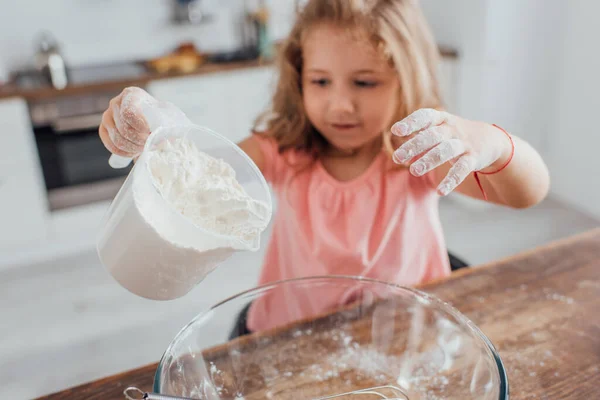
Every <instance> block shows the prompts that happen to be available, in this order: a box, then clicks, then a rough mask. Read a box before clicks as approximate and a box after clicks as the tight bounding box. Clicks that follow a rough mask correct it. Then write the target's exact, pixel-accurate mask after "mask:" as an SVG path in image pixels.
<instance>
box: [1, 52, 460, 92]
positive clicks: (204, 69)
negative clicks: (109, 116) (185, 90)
mask: <svg viewBox="0 0 600 400" xmlns="http://www.w3.org/2000/svg"><path fill="white" fill-rule="evenodd" d="M439 49H440V54H441V56H442V58H446V59H454V58H458V52H457V51H456V50H454V49H452V48H448V47H443V46H440V47H439ZM272 62H273V61H272V60H262V59H256V60H250V61H235V62H220V63H205V64H203V65H202V66H200V67H199V68H198V69H196V70H194V71H193V72H189V73H165V74H161V73H156V72H152V71H148V72H147V73H144V74H142V75H140V76H139V77H136V78H133V79H121V80H111V81H103V82H96V83H93V84H80V85H72V84H71V85H68V86H67V87H66V88H65V89H62V90H57V89H54V88H52V87H50V86H47V87H40V88H35V89H22V88H19V87H16V86H14V85H11V84H6V85H4V86H0V99H3V98H9V97H22V98H25V99H26V100H43V99H48V98H53V97H60V96H69V95H78V94H86V93H90V92H93V91H120V90H121V89H123V88H125V87H127V86H143V85H145V84H147V83H148V82H151V81H154V80H159V79H168V78H174V77H184V76H195V75H204V74H210V73H217V72H225V71H234V70H240V69H247V68H257V67H261V66H266V65H271V64H272ZM139 63H143V61H139Z"/></svg>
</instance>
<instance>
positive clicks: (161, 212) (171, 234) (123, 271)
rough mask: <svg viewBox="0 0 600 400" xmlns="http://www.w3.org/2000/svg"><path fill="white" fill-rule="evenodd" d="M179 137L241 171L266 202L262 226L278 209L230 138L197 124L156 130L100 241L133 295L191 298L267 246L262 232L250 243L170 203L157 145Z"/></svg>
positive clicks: (104, 258) (101, 251)
mask: <svg viewBox="0 0 600 400" xmlns="http://www.w3.org/2000/svg"><path fill="white" fill-rule="evenodd" d="M174 138H187V139H188V140H190V141H192V142H193V143H194V144H195V146H196V147H197V148H198V149H199V150H200V151H202V152H204V153H206V154H208V155H209V156H212V157H214V158H217V159H222V160H223V161H225V162H227V163H228V164H229V165H230V166H231V167H232V168H233V169H234V171H235V173H236V179H237V181H238V182H239V183H240V185H241V186H242V187H243V189H244V190H245V191H246V193H247V194H248V195H249V196H250V197H252V198H253V199H254V200H256V201H257V204H260V205H261V206H260V207H258V211H260V213H261V218H260V221H261V226H260V227H259V228H260V230H261V231H263V230H264V229H265V228H266V227H267V225H268V223H269V221H270V218H271V212H272V203H271V195H270V191H269V188H268V185H267V183H266V181H265V179H264V177H263V176H262V174H261V173H260V170H259V169H258V168H257V166H256V165H255V164H254V162H253V161H252V160H251V159H250V158H249V157H248V156H247V155H246V154H245V153H244V152H243V151H242V150H241V149H240V148H239V147H238V146H237V145H236V144H234V143H233V142H231V141H230V140H229V139H227V138H225V137H223V136H221V135H219V134H218V133H216V132H213V131H211V130H210V129H207V128H204V127H200V126H197V125H192V124H187V125H182V126H169V127H161V128H158V129H157V130H155V131H154V132H153V133H152V134H151V135H150V137H149V138H148V140H147V142H146V144H145V147H144V150H143V152H142V153H141V155H140V157H139V159H138V160H137V162H136V163H135V165H134V167H133V168H132V170H131V172H130V173H129V175H128V177H127V179H126V180H125V183H124V184H123V186H122V187H121V189H120V190H119V192H118V193H117V195H116V197H115V198H114V200H113V202H112V204H111V205H110V207H109V209H108V211H107V214H106V217H105V221H104V224H103V226H102V228H101V231H100V234H99V237H98V240H97V251H98V255H99V257H100V260H101V262H102V263H103V264H104V266H105V267H106V268H107V270H108V271H109V273H110V274H111V275H112V276H113V278H114V279H115V280H116V281H117V282H119V283H120V284H121V285H122V286H123V287H125V288H126V289H127V290H129V291H130V292H132V293H134V294H136V295H138V296H141V297H145V298H149V299H154V300H170V299H175V298H178V297H181V296H183V295H185V294H186V293H188V292H189V291H190V290H191V289H192V288H193V287H194V286H195V285H197V284H198V283H199V282H200V281H202V280H203V279H204V278H205V277H206V275H207V274H208V273H210V272H211V271H213V270H214V269H215V268H216V267H217V266H218V265H219V264H221V263H222V262H223V261H225V260H226V259H228V258H229V257H230V256H231V255H232V254H233V253H235V252H237V251H256V250H258V248H259V246H260V235H258V236H257V237H256V240H253V241H250V242H248V241H242V240H241V239H239V238H238V237H236V236H229V235H222V234H218V233H216V232H210V231H208V230H206V229H203V228H202V227H200V226H198V225H196V224H194V223H193V222H192V221H191V220H190V219H189V218H187V217H185V216H184V215H183V214H181V213H180V212H179V211H177V210H176V209H174V208H173V207H172V206H171V205H170V204H169V203H168V202H167V201H165V199H164V198H163V197H162V195H161V194H160V192H159V191H158V189H157V188H156V187H155V185H154V181H153V179H152V176H151V172H150V168H149V164H148V161H149V154H150V152H151V151H152V150H154V149H156V148H158V146H161V144H164V143H163V142H164V141H166V140H173V139H174ZM263 220H264V226H262V221H263Z"/></svg>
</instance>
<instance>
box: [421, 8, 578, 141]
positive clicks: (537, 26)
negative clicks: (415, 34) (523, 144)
mask: <svg viewBox="0 0 600 400" xmlns="http://www.w3.org/2000/svg"><path fill="white" fill-rule="evenodd" d="M422 4H423V8H424V12H425V14H426V16H427V17H428V19H429V21H430V23H431V25H432V28H433V31H434V34H435V36H436V38H437V40H438V41H439V42H440V43H442V44H448V45H450V46H453V47H456V48H457V49H458V50H459V51H460V53H461V54H460V55H461V60H460V64H461V72H460V74H461V75H460V80H459V103H458V104H459V108H458V109H457V113H459V114H461V115H462V116H464V117H467V118H476V119H482V120H484V121H488V122H494V123H497V124H499V125H502V126H504V127H506V129H509V130H510V131H512V132H513V133H515V134H517V135H519V136H521V137H523V138H524V139H526V140H527V141H529V142H530V143H531V144H532V145H533V146H534V147H535V148H537V149H538V150H539V151H540V152H542V153H545V151H546V150H547V149H546V148H545V146H546V143H547V135H546V132H547V129H548V126H547V122H548V109H549V108H550V107H551V106H552V102H553V99H554V98H555V92H556V84H555V77H556V75H557V63H556V59H557V58H558V57H559V55H560V52H561V50H562V46H561V44H560V43H561V38H562V36H563V30H564V27H563V26H562V25H561V24H559V23H557V21H561V20H562V18H561V15H562V14H563V13H564V10H565V8H566V7H567V2H564V1H562V0H527V1H522V0H502V1H492V0H453V1H445V0H422Z"/></svg>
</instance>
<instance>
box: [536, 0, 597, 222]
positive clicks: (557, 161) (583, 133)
mask: <svg viewBox="0 0 600 400" xmlns="http://www.w3.org/2000/svg"><path fill="white" fill-rule="evenodd" d="M598 13H600V3H599V2H595V1H588V0H569V7H568V9H567V12H566V13H565V15H564V16H563V17H562V18H561V19H560V24H562V25H564V26H565V27H566V32H565V37H564V42H563V47H562V50H563V51H562V53H561V55H560V57H558V58H557V60H556V61H557V63H558V65H559V74H558V76H557V77H556V79H555V81H556V82H557V88H558V92H557V95H556V96H555V108H553V109H552V110H551V112H550V115H549V121H550V122H551V124H550V126H549V131H548V147H549V152H548V163H549V165H550V171H551V176H552V192H553V194H555V195H557V196H558V197H560V198H562V199H563V200H566V201H568V202H570V203H571V204H573V205H575V206H577V207H578V208H580V209H581V210H583V211H586V212H588V213H590V214H591V215H593V216H595V217H597V218H599V219H600V181H599V180H598V179H597V178H596V173H597V172H598V171H600V131H599V129H598V126H599V124H598V123H597V121H596V119H597V118H598V113H599V112H598V110H599V109H600V100H599V97H600V96H599V93H600V75H599V73H600V52H599V51H598V45H597V39H598V38H600V23H598V20H597V15H598Z"/></svg>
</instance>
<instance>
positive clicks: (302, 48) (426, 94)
mask: <svg viewBox="0 0 600 400" xmlns="http://www.w3.org/2000/svg"><path fill="white" fill-rule="evenodd" d="M437 62H438V53H437V48H436V45H435V43H434V40H433V37H432V34H431V32H430V31H429V29H428V26H427V24H426V22H425V19H424V17H423V15H422V14H421V11H420V9H419V7H418V5H417V1H414V0H309V1H308V2H307V4H306V5H305V6H304V8H303V9H302V11H300V12H299V14H298V16H297V20H296V22H295V24H294V26H293V28H292V30H291V33H290V36H289V38H287V40H286V41H285V43H284V44H283V47H282V48H281V53H280V59H279V61H278V73H279V81H278V85H277V88H276V91H275V94H274V97H273V101H272V109H271V110H270V112H269V113H266V114H265V115H263V116H262V117H261V118H260V119H259V120H258V124H257V125H256V126H257V127H258V126H264V127H265V129H264V130H262V131H260V132H258V128H256V129H255V130H256V131H255V132H254V133H253V134H252V135H251V136H250V137H249V138H247V139H246V140H244V141H242V142H241V143H239V146H240V147H241V148H242V149H243V150H244V151H245V152H246V153H247V154H248V155H249V156H250V157H251V158H252V160H254V162H255V163H256V165H257V166H258V167H259V169H260V170H261V171H262V173H263V174H264V176H265V178H266V179H267V180H268V181H269V182H270V184H271V185H272V187H273V188H274V190H275V192H276V194H277V195H278V200H279V201H278V207H277V213H276V215H275V218H274V225H273V234H272V239H271V243H270V244H269V246H268V250H267V254H266V259H265V261H264V267H263V269H262V273H261V276H260V283H261V284H264V283H267V282H272V281H275V280H281V279H289V278H295V277H301V276H309V275H329V274H333V275H360V276H366V277H370V278H375V279H379V280H384V281H389V282H394V283H398V284H401V285H406V286H409V285H417V284H420V283H423V282H426V281H429V280H432V279H436V278H442V277H445V276H448V275H449V274H450V266H449V262H448V254H447V250H446V248H445V244H444V236H443V233H442V227H441V223H440V219H439V216H438V200H439V197H440V196H444V195H447V194H448V193H450V192H452V191H454V190H456V191H458V192H459V193H462V194H465V195H467V196H471V197H474V198H477V199H482V200H487V201H491V202H494V203H497V204H502V205H505V206H509V207H514V208H524V207H529V206H533V205H535V204H537V203H538V202H540V201H541V200H542V199H543V198H544V197H545V195H546V193H547V191H548V185H549V178H548V172H547V169H546V166H545V165H544V163H543V161H542V160H541V158H540V156H539V155H538V153H537V152H536V151H535V150H534V149H532V148H531V147H530V146H529V145H528V144H527V143H526V142H525V141H523V140H521V139H519V138H517V137H516V136H513V135H509V134H508V133H506V132H505V131H503V130H502V129H501V128H499V127H496V126H494V125H491V124H487V123H484V122H479V121H470V120H467V119H463V118H460V117H458V116H454V115H451V114H449V113H447V112H444V111H443V110H442V102H441V100H440V94H439V92H440V90H439V87H438V81H437V78H436V69H437ZM148 104H154V105H155V106H156V109H155V111H154V112H161V111H160V108H161V107H166V109H171V111H172V108H173V106H172V105H167V106H165V105H164V104H162V103H158V102H157V101H156V100H155V99H153V98H151V97H150V96H149V95H148V94H147V93H146V92H144V91H142V90H141V89H137V88H128V89H125V90H124V91H123V93H122V94H121V95H119V96H118V97H116V98H115V99H113V100H112V102H111V107H110V108H109V109H108V110H107V111H106V113H105V114H104V117H103V122H102V126H101V127H100V136H101V138H102V140H103V142H104V144H105V145H106V147H107V148H108V149H109V150H110V151H111V152H112V153H115V154H119V155H123V156H129V157H132V156H136V155H137V154H139V152H140V151H141V149H142V146H143V144H144V141H145V139H146V137H147V136H148V132H149V127H148V124H147V122H146V119H145V118H144V115H143V114H142V111H141V109H142V106H144V107H146V106H147V105H148ZM396 121H399V122H396ZM395 122H396V123H395ZM352 298H353V295H352V294H348V293H334V292H333V291H331V290H330V291H327V292H325V291H323V290H319V289H318V288H315V289H314V290H311V291H310V293H300V292H299V293H294V294H293V295H292V296H290V293H284V292H274V293H270V294H269V295H267V296H266V297H263V298H261V299H260V300H258V301H256V302H255V303H253V304H252V306H251V307H250V309H249V311H248V319H247V323H246V315H242V316H241V318H240V321H241V325H240V326H239V328H240V329H239V332H237V333H236V334H242V333H247V332H250V331H256V330H263V329H267V328H271V327H274V326H277V325H280V324H283V323H286V322H289V321H290V320H295V319H297V318H300V317H302V316H307V315H310V314H315V313H319V312H323V311H325V310H327V309H329V308H331V307H333V306H336V305H339V304H340V303H346V302H349V301H351V300H352ZM292 303H293V304H292Z"/></svg>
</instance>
